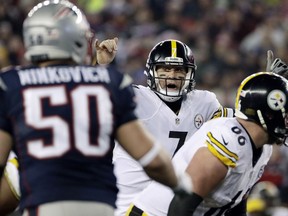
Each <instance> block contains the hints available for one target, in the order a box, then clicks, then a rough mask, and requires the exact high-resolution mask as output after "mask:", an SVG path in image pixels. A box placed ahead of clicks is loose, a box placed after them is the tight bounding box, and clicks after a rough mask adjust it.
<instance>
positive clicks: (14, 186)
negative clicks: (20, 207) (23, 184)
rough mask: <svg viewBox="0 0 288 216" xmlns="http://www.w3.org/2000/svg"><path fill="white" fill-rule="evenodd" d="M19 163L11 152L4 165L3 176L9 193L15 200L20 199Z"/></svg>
mask: <svg viewBox="0 0 288 216" xmlns="http://www.w3.org/2000/svg"><path fill="white" fill-rule="evenodd" d="M18 169H19V163H18V158H17V156H16V154H15V153H14V152H13V151H11V152H10V154H9V157H8V161H7V163H6V167H5V171H4V175H5V178H6V179H7V182H8V184H9V186H10V189H11V191H12V192H13V194H14V195H15V197H16V198H17V199H20V196H21V194H20V185H19V170H18Z"/></svg>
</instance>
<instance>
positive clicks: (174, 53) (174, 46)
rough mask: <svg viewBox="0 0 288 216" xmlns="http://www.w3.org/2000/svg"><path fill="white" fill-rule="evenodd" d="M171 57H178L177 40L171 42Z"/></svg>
mask: <svg viewBox="0 0 288 216" xmlns="http://www.w3.org/2000/svg"><path fill="white" fill-rule="evenodd" d="M171 57H177V43H176V41H175V40H171Z"/></svg>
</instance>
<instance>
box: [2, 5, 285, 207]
mask: <svg viewBox="0 0 288 216" xmlns="http://www.w3.org/2000/svg"><path fill="white" fill-rule="evenodd" d="M71 1H72V2H73V3H75V4H76V5H78V6H79V7H80V8H82V9H83V10H84V11H85V12H86V15H87V17H88V19H89V22H90V24H91V26H92V28H93V30H94V31H95V33H96V37H97V38H99V40H104V39H107V38H114V37H118V38H119V43H118V52H117V55H116V59H115V61H114V62H113V64H116V65H117V66H119V68H120V69H121V70H122V71H123V72H126V73H129V74H130V75H131V76H132V78H133V79H134V82H135V83H137V84H143V85H146V79H145V76H144V74H143V70H144V67H145V64H146V60H147V56H148V53H149V51H150V49H151V48H152V47H153V46H154V45H155V44H156V43H157V42H159V41H161V40H163V39H168V38H174V39H179V40H181V41H183V42H185V43H186V44H188V45H189V46H190V48H191V49H192V50H193V51H194V55H195V59H196V63H197V66H198V68H197V71H196V82H197V84H196V88H198V89H208V90H211V91H213V92H215V93H216V95H217V96H218V99H219V101H220V102H221V103H222V104H223V105H225V106H229V107H234V99H233V98H234V96H235V93H236V87H237V86H238V85H239V82H240V80H242V79H243V78H244V77H246V76H247V75H249V74H251V73H255V72H258V71H264V70H265V68H266V66H265V65H266V52H267V50H269V49H271V50H272V51H273V52H274V54H275V56H276V57H279V58H281V59H282V60H283V61H284V62H286V63H288V0H213V1H212V0H78V1H77V0H71ZM37 2H39V0H0V68H2V67H5V66H8V65H19V64H27V62H26V61H25V60H24V58H23V53H24V48H23V43H22V38H21V34H22V22H23V19H24V17H25V16H26V14H27V12H28V11H29V10H30V9H31V8H32V6H33V5H35V4H36V3H37ZM263 180H269V181H271V182H273V183H275V184H276V185H277V186H278V188H280V189H281V190H280V193H281V199H282V200H283V202H285V203H286V204H287V205H288V150H287V149H284V148H283V147H280V148H278V147H277V148H276V149H275V151H274V155H273V157H272V159H271V161H270V165H269V166H268V168H267V171H265V173H264V176H263Z"/></svg>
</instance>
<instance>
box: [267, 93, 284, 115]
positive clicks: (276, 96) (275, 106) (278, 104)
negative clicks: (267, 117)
mask: <svg viewBox="0 0 288 216" xmlns="http://www.w3.org/2000/svg"><path fill="white" fill-rule="evenodd" d="M267 103H268V106H269V107H270V108H271V109H272V110H281V109H283V107H284V106H285V104H286V95H285V94H284V93H283V92H282V91H280V90H278V89H275V90H273V91H271V92H270V93H269V94H268V96H267Z"/></svg>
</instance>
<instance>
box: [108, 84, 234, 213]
mask: <svg viewBox="0 0 288 216" xmlns="http://www.w3.org/2000/svg"><path fill="white" fill-rule="evenodd" d="M135 93H136V101H137V104H138V106H137V109H136V113H137V115H138V117H139V119H140V120H141V121H142V122H143V123H144V125H145V126H146V127H147V129H148V130H149V131H150V132H151V133H152V134H153V135H154V137H156V139H157V140H158V141H159V142H160V143H161V144H162V145H163V147H164V148H165V149H166V150H167V151H168V152H169V153H170V154H171V157H172V155H173V154H174V153H175V152H176V151H177V150H178V149H179V148H180V147H181V146H182V145H183V144H184V142H185V141H186V140H187V139H188V138H189V137H190V136H191V135H192V134H194V133H195V132H196V131H197V130H198V129H199V128H200V127H201V126H202V124H203V123H204V122H205V121H207V120H210V119H211V118H214V117H220V116H227V115H228V116H231V115H233V110H232V109H231V110H230V109H226V108H225V109H223V108H222V107H221V105H220V104H219V102H218V100H217V99H216V96H215V94H214V93H212V92H209V91H202V90H194V91H192V92H189V93H188V94H187V97H186V99H185V100H183V101H182V104H181V109H180V111H179V113H178V114H175V113H174V112H173V111H172V110H171V109H170V108H169V107H168V106H167V105H166V104H165V103H164V102H163V101H162V100H161V99H160V98H159V97H158V96H157V95H156V94H155V93H154V92H153V91H151V90H150V89H149V88H147V87H144V86H135ZM113 161H114V165H115V168H114V170H115V174H116V177H117V186H118V188H119V193H118V199H117V201H116V206H117V210H116V213H115V216H123V215H125V212H126V211H127V209H128V207H129V205H130V204H131V201H132V199H133V198H134V197H135V196H136V195H137V194H138V193H140V192H141V191H142V190H143V189H144V188H146V187H147V185H148V184H149V183H150V178H149V177H148V176H147V175H146V174H145V173H144V171H143V169H142V167H141V166H140V165H139V164H138V162H137V161H135V160H134V159H132V158H131V157H130V156H129V155H128V154H127V153H126V152H125V151H124V150H123V149H122V148H121V147H120V145H118V144H116V146H115V148H114V153H113Z"/></svg>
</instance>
